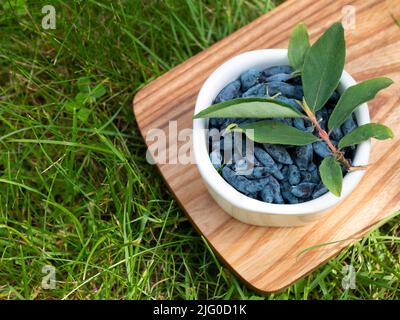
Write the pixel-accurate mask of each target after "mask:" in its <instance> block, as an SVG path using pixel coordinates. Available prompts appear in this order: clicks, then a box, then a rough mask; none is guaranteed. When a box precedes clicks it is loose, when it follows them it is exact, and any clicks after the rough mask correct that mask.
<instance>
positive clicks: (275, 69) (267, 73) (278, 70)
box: [261, 66, 294, 79]
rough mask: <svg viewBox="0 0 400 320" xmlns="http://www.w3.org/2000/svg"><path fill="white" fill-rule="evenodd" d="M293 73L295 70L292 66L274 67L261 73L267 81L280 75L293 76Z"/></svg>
mask: <svg viewBox="0 0 400 320" xmlns="http://www.w3.org/2000/svg"><path fill="white" fill-rule="evenodd" d="M293 71H294V69H293V68H292V67H291V66H273V67H269V68H266V69H264V70H263V71H261V75H262V77H263V78H264V79H267V78H268V77H270V76H273V75H275V74H280V73H288V74H291V73H292V72H293Z"/></svg>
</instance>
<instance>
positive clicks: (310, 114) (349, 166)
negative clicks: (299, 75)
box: [303, 101, 352, 171]
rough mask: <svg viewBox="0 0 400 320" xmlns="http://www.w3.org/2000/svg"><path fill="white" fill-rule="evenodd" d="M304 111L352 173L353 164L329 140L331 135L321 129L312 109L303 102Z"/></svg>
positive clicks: (332, 150)
mask: <svg viewBox="0 0 400 320" xmlns="http://www.w3.org/2000/svg"><path fill="white" fill-rule="evenodd" d="M303 109H304V111H305V112H306V114H307V117H308V119H309V120H310V121H311V122H312V124H313V125H314V126H315V128H316V129H317V131H318V135H319V137H320V138H321V139H322V140H324V141H325V142H326V144H327V145H328V147H329V149H330V150H331V152H332V154H333V155H334V157H335V158H336V159H337V160H338V161H339V162H340V163H341V164H343V166H344V167H345V168H346V170H347V171H350V170H351V168H352V165H351V163H350V162H349V161H348V160H347V159H346V157H345V156H344V153H343V151H340V150H338V149H337V148H336V147H335V146H334V145H333V143H332V141H331V140H330V139H329V134H328V133H327V132H326V131H325V130H324V129H322V128H321V125H320V124H319V122H318V119H317V118H316V116H315V114H314V113H313V112H312V111H311V110H310V108H309V107H308V105H307V103H306V102H305V101H303Z"/></svg>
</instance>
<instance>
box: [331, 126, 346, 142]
mask: <svg viewBox="0 0 400 320" xmlns="http://www.w3.org/2000/svg"><path fill="white" fill-rule="evenodd" d="M330 136H331V138H332V139H333V140H336V141H339V140H340V139H342V138H343V133H342V130H341V129H340V128H335V129H333V130H332V132H331V135H330Z"/></svg>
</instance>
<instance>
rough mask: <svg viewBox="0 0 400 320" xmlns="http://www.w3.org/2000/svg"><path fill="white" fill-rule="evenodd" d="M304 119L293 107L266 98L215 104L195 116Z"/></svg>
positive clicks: (234, 100) (196, 117)
mask: <svg viewBox="0 0 400 320" xmlns="http://www.w3.org/2000/svg"><path fill="white" fill-rule="evenodd" d="M300 117H304V115H303V114H301V113H300V112H299V111H298V110H296V109H294V108H293V107H291V106H289V105H287V104H285V103H283V102H280V101H277V100H274V99H264V98H238V99H233V100H228V101H224V102H221V103H217V104H214V105H212V106H210V107H208V108H207V109H205V110H203V111H200V112H199V113H198V114H196V115H194V116H193V118H194V119H199V118H300Z"/></svg>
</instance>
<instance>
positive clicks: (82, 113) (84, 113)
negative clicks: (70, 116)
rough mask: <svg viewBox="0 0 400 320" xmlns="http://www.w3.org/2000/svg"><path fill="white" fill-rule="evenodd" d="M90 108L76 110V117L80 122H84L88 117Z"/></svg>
mask: <svg viewBox="0 0 400 320" xmlns="http://www.w3.org/2000/svg"><path fill="white" fill-rule="evenodd" d="M90 112H91V110H90V109H88V108H82V109H80V110H79V111H78V113H77V117H78V119H79V120H81V121H82V122H86V121H87V120H88V118H89V115H90Z"/></svg>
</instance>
